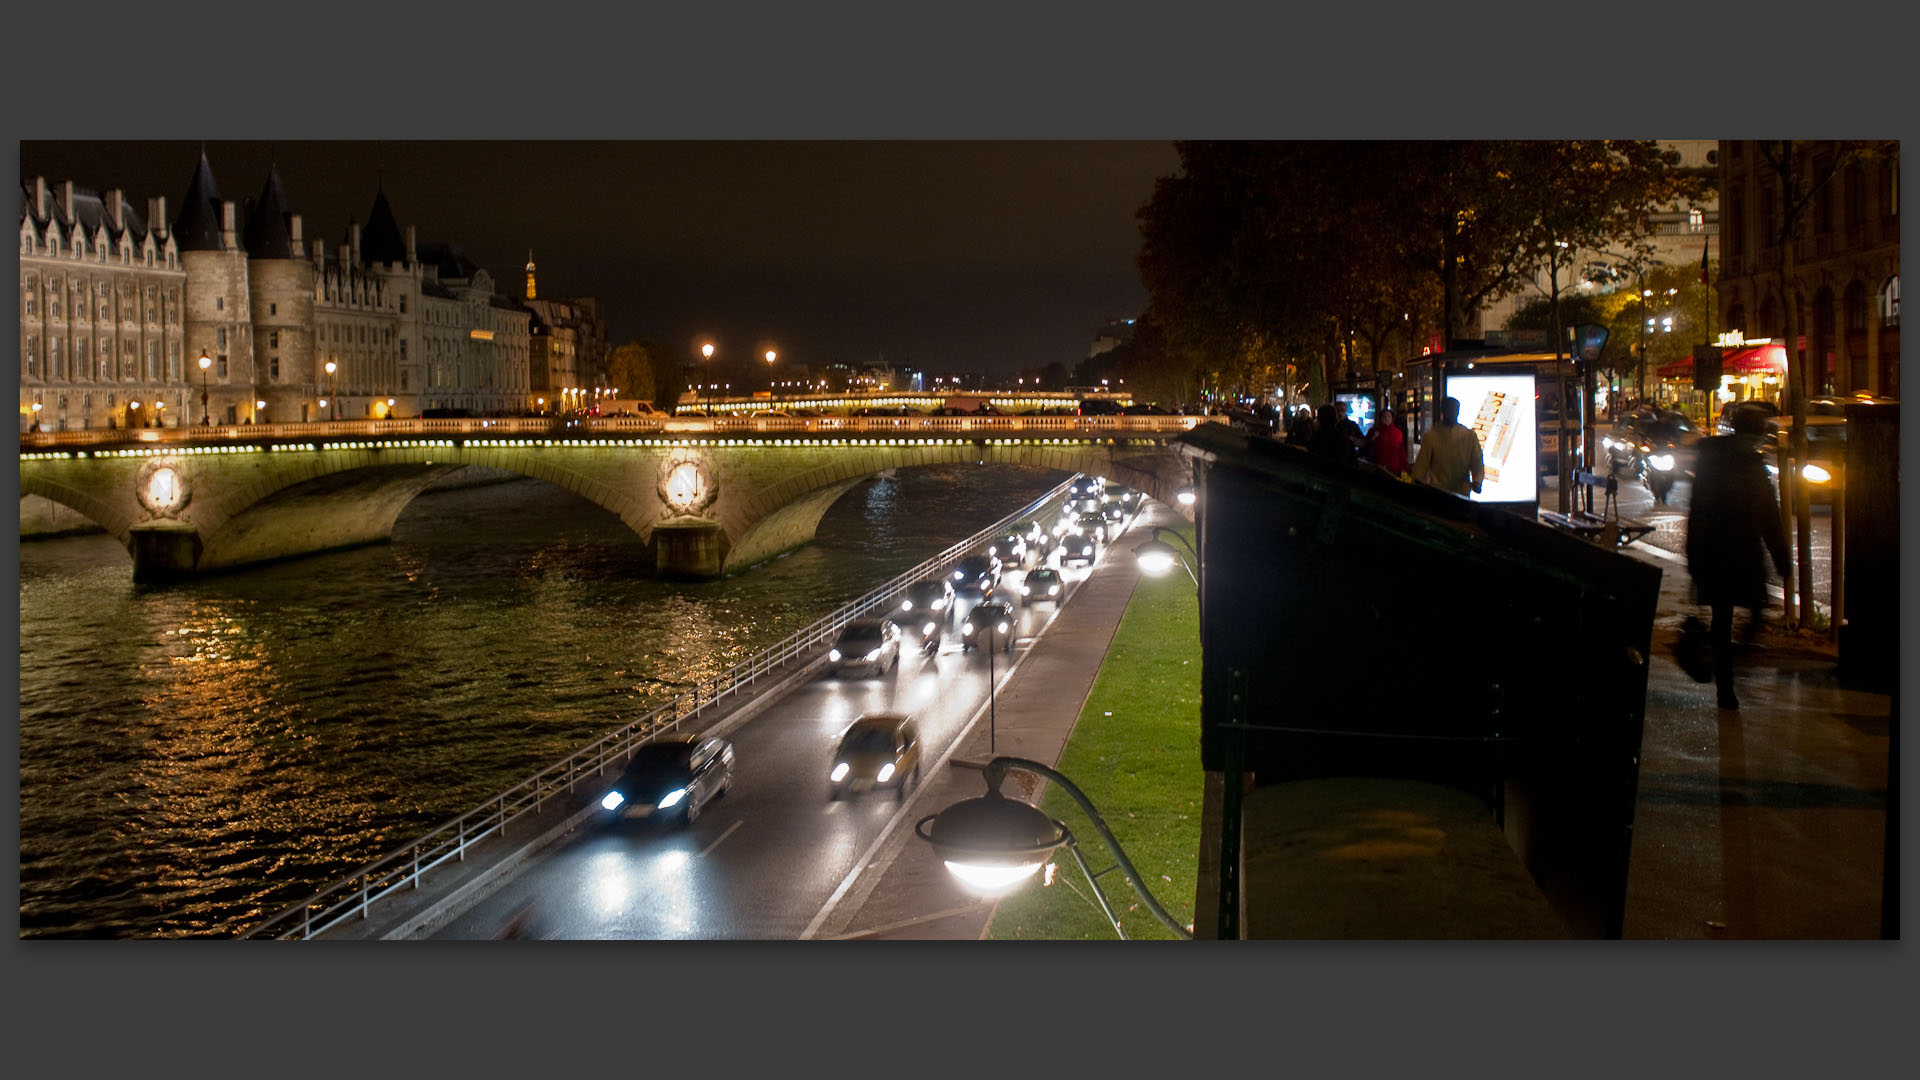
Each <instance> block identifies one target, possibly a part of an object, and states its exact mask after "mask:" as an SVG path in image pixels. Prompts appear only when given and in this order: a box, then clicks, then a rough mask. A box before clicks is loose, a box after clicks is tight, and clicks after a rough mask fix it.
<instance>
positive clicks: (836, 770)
mask: <svg viewBox="0 0 1920 1080" xmlns="http://www.w3.org/2000/svg"><path fill="white" fill-rule="evenodd" d="M846 778H847V763H846V762H844V761H837V762H834V765H833V771H832V772H830V773H828V774H827V779H829V780H832V781H833V782H834V783H836V784H837V783H839V782H840V781H842V780H845V779H846Z"/></svg>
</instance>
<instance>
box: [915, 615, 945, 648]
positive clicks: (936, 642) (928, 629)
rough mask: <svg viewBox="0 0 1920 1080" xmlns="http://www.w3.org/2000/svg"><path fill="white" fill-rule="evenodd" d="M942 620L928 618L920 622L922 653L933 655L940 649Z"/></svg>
mask: <svg viewBox="0 0 1920 1080" xmlns="http://www.w3.org/2000/svg"><path fill="white" fill-rule="evenodd" d="M940 637H941V634H940V622H939V620H937V619H928V620H927V621H926V622H924V623H922V624H920V655H922V656H932V655H934V654H935V653H937V652H939V651H940Z"/></svg>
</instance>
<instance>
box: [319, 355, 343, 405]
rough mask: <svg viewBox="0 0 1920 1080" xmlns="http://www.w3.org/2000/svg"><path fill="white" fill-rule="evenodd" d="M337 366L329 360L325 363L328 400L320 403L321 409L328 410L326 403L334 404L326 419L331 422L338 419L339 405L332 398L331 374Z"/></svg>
mask: <svg viewBox="0 0 1920 1080" xmlns="http://www.w3.org/2000/svg"><path fill="white" fill-rule="evenodd" d="M338 366H339V365H338V364H335V363H334V362H333V361H331V360H329V361H327V399H328V400H327V401H323V402H321V403H320V407H321V408H323V409H328V408H329V406H328V401H333V402H334V404H333V405H332V406H331V408H330V410H329V412H328V414H327V415H328V419H331V420H338V419H340V405H339V403H338V402H337V401H335V399H334V396H333V372H334V369H335V368H337V367H338Z"/></svg>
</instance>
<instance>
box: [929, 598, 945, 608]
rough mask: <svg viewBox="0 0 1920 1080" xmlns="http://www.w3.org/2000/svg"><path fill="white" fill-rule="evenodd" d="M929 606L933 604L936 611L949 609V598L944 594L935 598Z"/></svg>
mask: <svg viewBox="0 0 1920 1080" xmlns="http://www.w3.org/2000/svg"><path fill="white" fill-rule="evenodd" d="M929 606H931V607H932V608H933V610H935V611H945V610H946V609H947V598H946V597H944V596H943V597H941V598H940V599H938V600H935V601H934V602H933V603H932V604H931V605H929Z"/></svg>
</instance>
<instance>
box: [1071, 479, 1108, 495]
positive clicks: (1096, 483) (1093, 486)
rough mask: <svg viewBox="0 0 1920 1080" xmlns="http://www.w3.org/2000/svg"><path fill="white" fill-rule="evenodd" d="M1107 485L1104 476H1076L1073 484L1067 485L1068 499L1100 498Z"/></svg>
mask: <svg viewBox="0 0 1920 1080" xmlns="http://www.w3.org/2000/svg"><path fill="white" fill-rule="evenodd" d="M1106 484H1107V480H1106V477H1104V476H1087V475H1085V474H1082V475H1080V476H1076V477H1074V478H1073V482H1072V483H1070V484H1068V485H1067V498H1068V499H1085V498H1099V496H1100V492H1101V490H1102V489H1103V488H1105V487H1106Z"/></svg>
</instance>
